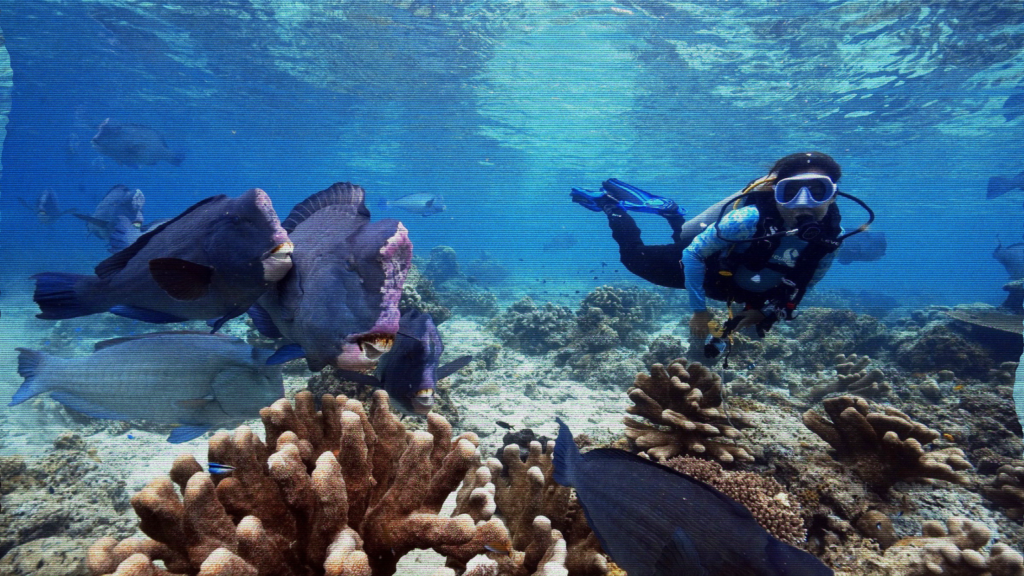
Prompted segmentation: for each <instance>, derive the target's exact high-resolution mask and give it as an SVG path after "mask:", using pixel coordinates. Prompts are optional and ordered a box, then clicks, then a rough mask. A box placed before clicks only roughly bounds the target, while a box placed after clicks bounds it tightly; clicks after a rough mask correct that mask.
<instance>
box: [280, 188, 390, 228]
mask: <svg viewBox="0 0 1024 576" xmlns="http://www.w3.org/2000/svg"><path fill="white" fill-rule="evenodd" d="M365 201H366V191H365V190H363V187H362V186H358V185H356V184H350V183H348V182H335V183H334V184H331V187H330V188H327V189H326V190H321V191H319V192H317V193H316V194H313V195H312V196H310V197H309V198H306V199H305V200H303V201H302V202H299V203H298V204H296V205H295V208H292V211H291V212H290V213H289V214H288V218H285V220H284V222H281V227H282V228H284V229H285V230H286V231H287V232H288V233H289V234H291V233H292V232H294V231H295V227H296V226H298V225H299V224H301V223H302V222H303V221H305V220H306V218H309V217H310V216H312V215H313V214H315V213H316V212H317V211H319V210H320V209H322V208H326V207H328V206H336V207H338V208H336V210H339V211H340V212H341V213H342V214H346V215H348V216H349V217H350V218H351V219H352V221H353V222H352V224H353V226H352V227H353V228H354V227H357V226H359V225H361V224H365V223H367V222H369V221H370V211H369V210H367V209H366V203H365Z"/></svg>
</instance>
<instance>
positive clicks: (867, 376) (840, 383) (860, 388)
mask: <svg viewBox="0 0 1024 576" xmlns="http://www.w3.org/2000/svg"><path fill="white" fill-rule="evenodd" d="M870 363H871V358H869V357H867V356H857V355H856V354H850V355H849V356H846V355H845V354H839V355H837V356H836V379H835V380H834V381H832V382H826V383H824V384H818V385H816V386H812V387H811V389H810V390H809V391H808V393H807V397H808V399H810V400H811V401H814V402H816V401H818V400H820V399H821V398H823V397H824V396H826V395H827V394H831V393H833V392H852V393H854V394H862V395H865V396H879V395H881V394H884V393H886V392H888V391H889V385H888V384H886V383H885V382H884V381H883V380H884V378H885V375H884V374H883V373H882V371H881V370H879V369H878V368H872V369H871V370H870V371H869V370H868V369H867V367H868V364H870Z"/></svg>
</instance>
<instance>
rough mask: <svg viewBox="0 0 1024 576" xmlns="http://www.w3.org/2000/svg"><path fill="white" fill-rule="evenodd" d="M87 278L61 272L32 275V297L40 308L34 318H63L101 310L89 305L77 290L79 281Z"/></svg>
mask: <svg viewBox="0 0 1024 576" xmlns="http://www.w3.org/2000/svg"><path fill="white" fill-rule="evenodd" d="M87 278H89V277H88V276H84V275H81V274H65V273H63V272H40V273H39V274H36V275H34V276H32V279H33V280H35V281H36V289H35V292H34V293H33V294H32V299H33V300H35V302H36V304H38V305H39V310H40V312H39V314H36V318H42V319H44V320H63V319H66V318H77V317H79V316H88V315H89V314H96V313H97V312H102V310H96V309H95V308H94V307H93V306H91V305H89V304H88V303H87V302H86V301H85V300H84V299H83V298H82V295H81V294H80V293H79V292H78V286H79V282H80V281H82V280H85V279H87Z"/></svg>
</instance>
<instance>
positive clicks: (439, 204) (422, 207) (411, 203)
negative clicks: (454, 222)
mask: <svg viewBox="0 0 1024 576" xmlns="http://www.w3.org/2000/svg"><path fill="white" fill-rule="evenodd" d="M378 207H380V208H385V209H386V208H401V209H402V210H405V211H406V212H412V213H413V214H422V215H423V216H430V215H431V214H437V213H440V212H444V211H445V210H446V208H445V205H444V198H442V197H441V196H438V195H437V194H428V193H426V192H416V193H413V194H406V195H405V196H402V197H401V198H398V199H397V200H381V201H380V202H378Z"/></svg>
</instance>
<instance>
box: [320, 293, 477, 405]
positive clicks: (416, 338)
mask: <svg viewBox="0 0 1024 576" xmlns="http://www.w3.org/2000/svg"><path fill="white" fill-rule="evenodd" d="M442 354H444V343H443V342H441V334H440V333H439V332H438V331H437V326H435V325H434V319H433V318H432V317H431V316H430V314H427V313H425V312H420V311H419V310H416V309H413V310H410V311H408V312H406V313H405V314H402V317H401V319H400V320H399V323H398V334H397V335H396V336H395V343H394V345H393V346H392V347H391V350H390V351H389V352H388V353H387V354H384V355H383V356H381V357H380V361H379V362H378V363H377V369H376V370H375V371H374V374H373V376H368V375H366V374H362V373H360V372H353V371H351V370H339V372H340V374H341V375H342V376H345V377H346V378H348V379H350V380H352V381H353V382H359V383H361V384H368V385H371V386H376V387H378V388H383V389H385V390H387V392H388V395H389V396H391V398H392V399H393V400H395V401H396V403H397V404H398V406H399V407H400V408H401V409H402V411H404V412H405V413H407V414H410V413H411V414H421V415H422V414H426V413H427V412H430V409H431V408H432V407H433V406H434V392H435V390H436V388H437V381H438V380H443V379H445V378H447V377H448V376H450V375H452V374H453V373H455V372H456V371H457V370H459V369H461V368H463V367H464V366H465V365H466V364H469V361H470V360H472V359H473V357H472V356H460V357H458V358H456V359H455V360H452V361H451V362H448V363H447V364H445V365H444V366H438V364H440V362H441V355H442Z"/></svg>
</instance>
